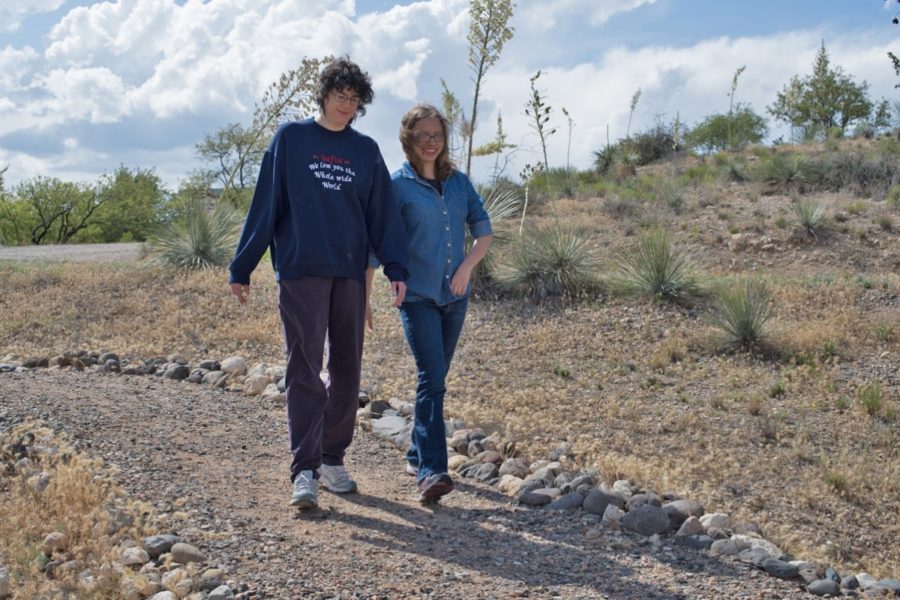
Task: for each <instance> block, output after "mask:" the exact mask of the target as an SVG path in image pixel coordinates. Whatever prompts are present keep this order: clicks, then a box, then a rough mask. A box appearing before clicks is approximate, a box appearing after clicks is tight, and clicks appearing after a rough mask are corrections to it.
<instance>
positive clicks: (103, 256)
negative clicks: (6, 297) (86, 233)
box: [0, 242, 141, 262]
mask: <svg viewBox="0 0 900 600" xmlns="http://www.w3.org/2000/svg"><path fill="white" fill-rule="evenodd" d="M140 249H141V244H139V243H137V242H128V243H120V244H47V245H41V246H0V260H27V261H47V262H58V261H74V262H108V261H135V260H138V259H139V258H140Z"/></svg>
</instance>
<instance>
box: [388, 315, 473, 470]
mask: <svg viewBox="0 0 900 600" xmlns="http://www.w3.org/2000/svg"><path fill="white" fill-rule="evenodd" d="M468 305H469V300H468V298H463V299H461V300H457V301H456V302H451V303H450V304H446V305H444V306H438V305H437V304H435V303H434V302H428V301H420V302H404V303H403V305H402V306H400V320H401V321H402V323H403V331H404V332H405V333H406V341H407V342H408V343H409V348H410V350H411V351H412V354H413V358H414V359H415V361H416V368H417V369H418V371H419V383H418V385H417V386H416V411H415V422H414V424H413V430H412V440H411V443H410V447H409V451H408V452H407V453H406V459H407V460H408V461H409V463H410V464H412V465H418V467H419V474H418V477H417V480H418V481H422V480H423V479H425V478H426V477H427V476H429V475H431V474H433V473H446V472H447V433H446V430H445V428H444V393H445V392H446V387H445V380H446V377H447V372H448V371H449V370H450V361H452V360H453V353H454V351H455V350H456V342H457V341H459V334H460V332H461V331H462V327H463V321H465V319H466V309H467V307H468Z"/></svg>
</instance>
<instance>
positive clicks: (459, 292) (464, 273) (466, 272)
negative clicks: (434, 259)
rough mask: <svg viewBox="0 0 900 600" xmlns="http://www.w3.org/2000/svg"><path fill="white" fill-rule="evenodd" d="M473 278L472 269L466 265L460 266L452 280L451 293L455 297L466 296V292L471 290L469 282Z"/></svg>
mask: <svg viewBox="0 0 900 600" xmlns="http://www.w3.org/2000/svg"><path fill="white" fill-rule="evenodd" d="M471 278H472V269H470V268H469V267H467V266H465V265H460V266H459V268H458V269H456V273H454V274H453V279H451V280H450V291H451V292H453V295H454V296H465V295H466V290H467V289H468V288H469V280H470V279H471Z"/></svg>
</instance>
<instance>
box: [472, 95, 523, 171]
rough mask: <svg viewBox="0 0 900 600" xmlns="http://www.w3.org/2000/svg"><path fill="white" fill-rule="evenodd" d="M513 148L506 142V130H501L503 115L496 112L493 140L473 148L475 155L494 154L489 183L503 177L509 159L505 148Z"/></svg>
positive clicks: (513, 147) (513, 145)
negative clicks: (495, 131)
mask: <svg viewBox="0 0 900 600" xmlns="http://www.w3.org/2000/svg"><path fill="white" fill-rule="evenodd" d="M515 148H516V146H515V144H508V143H507V142H506V132H505V131H503V115H502V114H501V113H499V112H498V113H497V134H496V136H495V137H494V139H493V141H491V142H488V143H487V144H484V145H482V146H479V147H478V148H475V150H474V152H475V156H491V155H493V156H494V170H493V172H492V173H491V185H494V184H496V183H497V181H498V180H499V179H500V178H501V177H503V172H504V171H505V170H506V167H507V166H508V165H509V159H510V155H509V154H508V153H507V150H514V149H515ZM501 160H502V162H501Z"/></svg>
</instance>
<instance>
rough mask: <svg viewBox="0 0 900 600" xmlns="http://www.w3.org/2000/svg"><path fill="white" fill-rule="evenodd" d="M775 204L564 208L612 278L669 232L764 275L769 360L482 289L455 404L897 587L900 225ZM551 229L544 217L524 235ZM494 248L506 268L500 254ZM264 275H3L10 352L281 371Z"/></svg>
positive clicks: (859, 202) (371, 358)
mask: <svg viewBox="0 0 900 600" xmlns="http://www.w3.org/2000/svg"><path fill="white" fill-rule="evenodd" d="M664 169H666V170H670V171H673V170H674V171H678V170H679V169H684V166H679V165H667V166H666V167H665V168H664ZM765 191H766V190H764V189H763V188H762V187H761V186H760V185H759V184H754V183H721V182H719V181H718V180H717V181H713V182H710V183H702V184H699V185H696V186H690V185H688V186H687V187H686V188H685V189H684V192H683V194H684V198H683V200H684V202H683V207H681V208H680V210H679V211H678V212H677V213H676V212H675V211H672V210H670V209H669V208H667V207H665V206H655V205H653V204H652V203H648V204H647V205H646V206H645V207H643V208H642V209H641V210H639V211H638V212H637V213H636V214H633V215H631V216H629V215H628V214H620V213H619V212H617V211H616V210H615V207H614V205H613V204H614V202H615V201H616V198H615V197H614V192H613V193H607V194H606V195H604V196H599V197H587V198H583V199H569V200H560V201H557V203H556V210H557V212H558V214H559V215H560V218H561V219H562V220H563V222H564V223H567V224H570V225H572V226H574V227H575V228H577V229H578V230H580V231H582V232H587V233H590V234H591V235H592V244H593V247H594V250H595V251H596V253H597V260H598V265H599V270H600V272H601V273H603V274H604V275H607V274H609V271H610V269H611V267H612V265H613V264H614V259H615V257H616V256H617V253H619V252H621V251H622V250H623V249H627V248H629V247H630V245H631V244H633V243H634V239H635V238H634V233H635V232H636V231H639V230H640V229H641V228H642V227H646V226H648V225H654V224H662V225H664V226H665V227H666V228H667V230H668V231H669V232H670V233H671V234H672V236H673V237H674V239H675V241H676V242H677V243H678V244H679V245H680V246H681V247H683V248H685V249H686V250H688V251H690V252H691V253H692V255H693V256H694V257H695V261H696V264H697V267H698V274H699V275H700V276H701V277H702V278H703V279H704V280H705V281H706V282H707V283H709V282H713V281H722V280H724V279H727V278H729V277H733V276H737V275H744V274H751V273H752V274H755V275H757V276H759V277H762V278H763V279H765V281H766V282H767V284H768V285H769V287H770V289H771V291H772V293H773V297H774V301H775V306H776V310H777V312H776V318H775V320H774V322H772V323H771V325H772V332H771V333H772V337H771V342H770V348H771V349H772V350H773V351H771V352H767V353H765V354H763V355H750V354H740V353H738V354H734V353H726V352H722V351H721V350H720V349H719V348H718V346H717V343H716V341H715V331H714V330H713V329H712V327H711V326H710V325H709V321H708V318H707V317H708V307H707V305H706V303H705V302H704V301H703V300H701V301H699V302H698V303H697V304H695V305H693V306H687V307H685V306H673V305H670V304H666V303H660V302H650V301H647V300H642V299H635V298H625V297H618V296H615V295H609V294H607V293H599V294H597V295H596V296H593V297H591V298H584V299H581V300H578V301H570V302H561V303H550V304H543V305H535V304H533V303H531V302H528V301H523V300H521V299H510V298H508V297H507V298H505V299H500V300H497V299H490V298H488V297H487V296H488V295H487V294H483V295H482V296H481V297H480V298H478V299H476V300H475V301H474V302H473V303H472V305H471V309H470V316H469V319H468V321H467V326H466V330H465V332H464V334H463V338H462V340H461V343H460V347H459V350H458V352H457V355H456V359H455V363H454V366H453V369H452V372H451V375H450V378H449V382H448V390H449V392H448V398H447V412H448V414H449V415H451V416H457V417H462V418H464V419H466V420H467V421H469V422H471V423H472V424H475V425H480V426H482V427H484V428H486V429H489V430H499V431H500V432H502V434H503V435H504V436H506V438H508V439H512V440H515V441H516V443H517V445H518V447H519V448H520V449H522V450H524V452H525V453H526V454H527V455H528V456H530V457H532V458H541V457H544V456H545V455H546V453H547V451H548V450H550V449H552V448H553V447H555V446H556V445H558V444H559V443H561V442H569V443H571V444H573V446H574V449H575V451H576V454H577V461H578V462H579V463H580V464H582V465H583V466H585V467H594V468H596V469H598V470H599V472H600V474H601V475H602V476H603V477H605V478H608V479H614V478H620V477H625V478H630V479H633V480H637V481H639V482H640V483H641V484H643V485H645V486H647V487H649V488H652V489H656V490H659V491H666V490H672V491H675V492H678V493H680V494H684V495H685V496H687V497H691V498H695V499H697V500H699V501H701V502H702V503H703V504H704V505H705V507H706V509H707V510H708V511H711V510H717V511H725V512H729V513H732V514H734V515H737V516H738V518H741V519H746V520H754V521H757V522H759V523H760V524H761V525H762V526H763V528H764V530H765V532H766V534H767V537H769V538H771V539H772V540H773V541H775V542H776V543H778V544H779V545H781V546H782V547H783V548H784V549H785V550H786V551H789V552H792V553H794V554H796V555H797V556H799V557H803V558H806V559H810V560H816V559H818V560H822V561H827V562H829V563H831V564H834V565H836V566H838V567H840V568H841V569H853V570H865V571H868V572H870V573H873V574H876V575H878V576H880V577H895V578H897V577H900V544H897V540H898V539H900V522H898V520H897V518H896V517H897V515H898V514H900V416H898V415H900V382H898V376H900V375H898V372H900V233H898V226H897V225H892V226H885V223H897V222H898V220H900V214H898V212H897V210H896V209H895V208H894V207H892V206H890V205H889V203H887V202H885V201H883V200H880V201H879V200H872V199H869V198H858V197H855V196H853V195H851V194H849V193H828V194H820V195H816V196H815V198H816V199H817V200H818V201H820V202H822V203H824V205H825V207H826V211H827V214H828V216H829V224H828V227H827V230H826V233H825V235H822V236H820V237H819V239H814V238H810V237H808V236H806V235H805V234H802V233H799V232H798V231H797V230H796V227H795V224H794V223H793V221H792V216H791V211H790V202H791V197H790V195H789V194H785V195H767V194H765V193H764V192H765ZM529 210H530V211H531V210H532V209H531V208H530V209H529ZM550 219H551V217H550V213H549V211H548V210H546V206H544V207H537V208H536V209H534V212H533V213H530V214H529V216H528V217H527V219H526V224H527V225H530V226H535V225H537V224H539V223H541V222H550ZM517 225H518V224H516V227H513V226H512V225H511V226H510V230H511V232H512V234H513V236H514V235H515V230H516V229H517ZM496 250H497V255H498V260H502V257H503V256H504V253H507V252H508V251H509V248H508V247H506V248H504V247H503V246H502V245H498V247H497V249H496ZM254 277H255V279H254V285H253V296H252V298H251V301H250V303H249V304H248V305H247V306H246V307H243V308H241V307H238V306H237V304H236V303H235V302H234V300H233V298H231V297H230V295H229V293H228V290H227V286H226V284H225V281H226V274H225V272H224V271H206V272H196V273H179V272H173V271H166V270H162V269H159V268H155V267H149V266H144V265H140V264H138V265H135V264H112V265H110V264H90V265H86V264H75V263H63V264H28V265H25V264H22V263H17V264H13V263H6V264H0V278H2V280H3V282H4V293H3V294H2V296H0V353H5V352H9V353H14V354H17V355H19V356H32V355H53V354H59V353H62V352H64V351H71V350H80V349H90V350H111V351H115V352H118V353H120V355H122V356H130V357H133V358H138V357H140V358H147V357H151V356H155V355H165V354H171V353H178V354H181V355H182V356H184V357H185V358H188V359H192V360H196V359H198V358H201V357H207V356H208V357H212V358H224V357H226V356H228V355H232V354H240V355H243V356H245V357H247V358H248V359H250V360H251V362H255V361H259V362H269V363H277V362H280V361H281V360H282V357H281V338H280V331H279V324H278V318H277V310H276V305H275V284H274V282H273V278H272V275H271V272H270V269H269V268H268V265H266V264H263V265H262V266H261V267H260V268H259V269H258V272H257V274H256V275H255V276H254ZM601 289H602V286H601ZM374 306H375V311H376V312H375V319H376V330H375V332H374V333H372V334H370V335H369V338H368V339H367V344H366V351H365V365H364V386H366V387H367V388H368V389H369V390H370V391H371V393H372V394H373V395H374V396H376V397H382V398H385V399H387V398H390V397H393V396H396V397H400V398H403V399H409V398H411V397H412V396H413V389H414V379H415V373H414V368H413V363H412V360H411V358H410V356H409V353H408V351H407V348H406V344H405V340H404V339H403V335H402V332H401V329H400V326H399V323H398V321H397V318H396V316H395V314H393V311H392V310H391V309H390V308H388V306H387V287H386V285H384V282H383V281H381V280H380V278H379V281H378V284H377V287H376V289H375V295H374ZM873 390H877V392H876V391H873Z"/></svg>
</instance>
